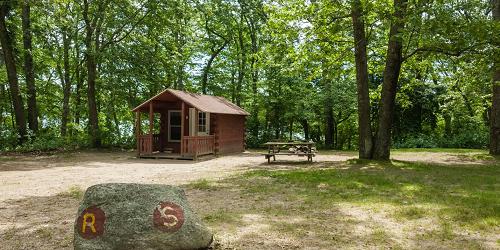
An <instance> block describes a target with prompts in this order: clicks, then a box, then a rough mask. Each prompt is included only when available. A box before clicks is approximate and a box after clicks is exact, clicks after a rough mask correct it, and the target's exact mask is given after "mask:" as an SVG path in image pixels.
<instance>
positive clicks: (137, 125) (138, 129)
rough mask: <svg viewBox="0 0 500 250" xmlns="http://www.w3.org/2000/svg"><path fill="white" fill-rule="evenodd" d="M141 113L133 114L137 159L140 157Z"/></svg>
mask: <svg viewBox="0 0 500 250" xmlns="http://www.w3.org/2000/svg"><path fill="white" fill-rule="evenodd" d="M140 137H141V112H140V111H136V112H135V140H136V144H137V157H139V156H141V139H140Z"/></svg>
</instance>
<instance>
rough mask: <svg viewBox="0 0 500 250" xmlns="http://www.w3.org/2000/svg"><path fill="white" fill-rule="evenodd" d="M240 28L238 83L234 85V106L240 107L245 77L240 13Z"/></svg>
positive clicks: (244, 56)
mask: <svg viewBox="0 0 500 250" xmlns="http://www.w3.org/2000/svg"><path fill="white" fill-rule="evenodd" d="M240 15H241V20H240V27H238V46H239V48H240V50H239V52H240V53H239V55H238V59H239V62H238V66H239V67H238V82H237V84H236V105H238V106H241V90H242V88H243V79H244V77H245V68H246V55H245V53H246V52H245V49H244V48H245V44H244V41H243V30H242V29H243V28H242V24H243V13H240Z"/></svg>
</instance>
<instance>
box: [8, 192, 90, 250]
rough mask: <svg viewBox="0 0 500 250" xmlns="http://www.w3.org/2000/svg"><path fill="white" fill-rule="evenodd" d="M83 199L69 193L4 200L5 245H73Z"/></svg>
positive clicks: (35, 247)
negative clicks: (75, 227) (74, 230)
mask: <svg viewBox="0 0 500 250" xmlns="http://www.w3.org/2000/svg"><path fill="white" fill-rule="evenodd" d="M79 200H80V199H79V197H73V195H72V194H69V193H68V194H59V195H53V196H46V197H28V198H23V199H17V200H7V201H4V202H3V203H0V221H1V222H0V223H1V224H0V242H2V249H72V248H73V244H72V242H73V223H74V219H75V215H76V211H77V208H78V203H79Z"/></svg>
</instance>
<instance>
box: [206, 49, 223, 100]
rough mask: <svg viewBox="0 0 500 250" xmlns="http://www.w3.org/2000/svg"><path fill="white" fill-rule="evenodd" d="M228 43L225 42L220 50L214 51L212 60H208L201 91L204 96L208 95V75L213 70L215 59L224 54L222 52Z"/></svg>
mask: <svg viewBox="0 0 500 250" xmlns="http://www.w3.org/2000/svg"><path fill="white" fill-rule="evenodd" d="M226 45H227V42H224V44H222V45H221V46H220V47H219V48H217V49H216V50H214V51H212V54H211V55H210V58H209V59H208V62H207V65H206V66H205V68H204V69H203V75H202V78H201V90H202V92H203V94H207V85H208V74H209V73H210V69H211V68H212V63H213V62H214V60H215V58H217V56H218V55H219V54H220V52H222V50H223V49H224V48H225V47H226Z"/></svg>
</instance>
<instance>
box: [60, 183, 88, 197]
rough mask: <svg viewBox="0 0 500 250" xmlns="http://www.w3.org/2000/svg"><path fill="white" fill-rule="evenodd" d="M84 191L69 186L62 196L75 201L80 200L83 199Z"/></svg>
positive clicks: (78, 187)
mask: <svg viewBox="0 0 500 250" xmlns="http://www.w3.org/2000/svg"><path fill="white" fill-rule="evenodd" d="M84 192H85V191H84V190H83V189H82V188H81V187H80V186H76V185H75V186H71V187H70V188H69V189H68V191H66V192H64V193H63V195H66V196H69V197H71V198H73V199H76V200H81V199H82V198H83V194H84Z"/></svg>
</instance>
